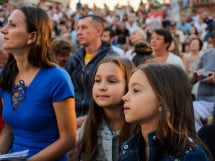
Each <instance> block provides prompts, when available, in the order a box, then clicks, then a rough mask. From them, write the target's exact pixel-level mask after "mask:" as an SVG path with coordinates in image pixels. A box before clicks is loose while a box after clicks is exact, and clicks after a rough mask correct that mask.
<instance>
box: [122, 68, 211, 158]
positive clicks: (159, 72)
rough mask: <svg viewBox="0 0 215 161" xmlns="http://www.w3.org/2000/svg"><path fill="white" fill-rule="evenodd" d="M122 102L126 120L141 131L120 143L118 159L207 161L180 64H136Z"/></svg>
mask: <svg viewBox="0 0 215 161" xmlns="http://www.w3.org/2000/svg"><path fill="white" fill-rule="evenodd" d="M179 83H180V86H179ZM123 101H124V102H125V104H124V114H125V119H126V121H127V122H128V123H134V122H135V123H138V124H139V125H140V126H141V131H140V132H138V133H137V134H136V135H134V136H133V137H132V138H130V139H129V140H127V141H126V142H125V143H124V144H123V145H122V146H121V152H120V159H119V160H120V161H137V160H138V161H146V160H153V161H154V160H156V161H167V160H169V161H173V160H174V161H175V160H180V161H187V160H189V161H194V160H195V161H208V160H209V159H208V156H207V154H206V153H205V151H204V150H203V147H202V146H201V145H200V143H199V139H198V137H197V134H196V132H195V128H194V127H195V126H194V116H193V106H192V96H191V86H190V82H189V80H188V78H187V75H186V73H185V72H184V70H183V69H182V68H181V67H179V66H175V65H172V64H144V65H141V66H139V67H138V68H137V70H136V71H135V72H134V73H133V75H132V76H131V79H130V82H129V90H128V92H127V94H126V95H125V96H123Z"/></svg>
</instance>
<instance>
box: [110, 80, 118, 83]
mask: <svg viewBox="0 0 215 161" xmlns="http://www.w3.org/2000/svg"><path fill="white" fill-rule="evenodd" d="M109 82H110V83H116V82H117V81H116V80H109Z"/></svg>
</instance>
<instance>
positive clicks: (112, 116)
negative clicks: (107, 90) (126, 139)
mask: <svg viewBox="0 0 215 161" xmlns="http://www.w3.org/2000/svg"><path fill="white" fill-rule="evenodd" d="M104 115H105V120H106V121H107V124H108V127H109V129H110V130H112V131H117V130H120V129H121V127H122V124H123V121H124V119H123V118H124V113H123V111H122V108H121V107H120V108H115V109H114V108H112V109H109V108H107V109H104Z"/></svg>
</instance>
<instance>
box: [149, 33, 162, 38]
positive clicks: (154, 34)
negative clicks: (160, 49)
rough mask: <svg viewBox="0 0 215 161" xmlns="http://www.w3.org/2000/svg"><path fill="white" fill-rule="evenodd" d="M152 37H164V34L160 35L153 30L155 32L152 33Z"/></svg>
mask: <svg viewBox="0 0 215 161" xmlns="http://www.w3.org/2000/svg"><path fill="white" fill-rule="evenodd" d="M152 37H159V38H164V35H160V34H158V33H156V32H153V33H152Z"/></svg>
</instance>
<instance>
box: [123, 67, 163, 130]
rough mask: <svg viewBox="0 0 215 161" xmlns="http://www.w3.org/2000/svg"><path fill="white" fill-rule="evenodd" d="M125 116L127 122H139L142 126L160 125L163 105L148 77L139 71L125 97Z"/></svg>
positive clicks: (132, 79) (131, 80) (135, 74)
mask: <svg viewBox="0 0 215 161" xmlns="http://www.w3.org/2000/svg"><path fill="white" fill-rule="evenodd" d="M123 101H124V102H125V104H124V114H125V119H126V121H127V122H129V123H131V122H137V123H139V124H141V125H145V124H147V125H149V126H150V125H152V126H153V127H155V126H154V125H157V124H158V120H159V116H160V112H159V108H161V104H160V102H159V100H158V98H157V96H156V94H155V92H154V90H153V89H152V87H151V85H150V83H149V81H148V79H147V77H146V75H145V73H144V72H142V71H141V70H137V71H136V72H134V74H133V75H132V76H131V79H130V82H129V90H128V92H127V94H126V95H125V96H123Z"/></svg>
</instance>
